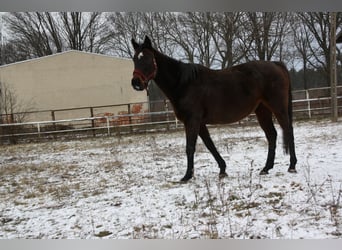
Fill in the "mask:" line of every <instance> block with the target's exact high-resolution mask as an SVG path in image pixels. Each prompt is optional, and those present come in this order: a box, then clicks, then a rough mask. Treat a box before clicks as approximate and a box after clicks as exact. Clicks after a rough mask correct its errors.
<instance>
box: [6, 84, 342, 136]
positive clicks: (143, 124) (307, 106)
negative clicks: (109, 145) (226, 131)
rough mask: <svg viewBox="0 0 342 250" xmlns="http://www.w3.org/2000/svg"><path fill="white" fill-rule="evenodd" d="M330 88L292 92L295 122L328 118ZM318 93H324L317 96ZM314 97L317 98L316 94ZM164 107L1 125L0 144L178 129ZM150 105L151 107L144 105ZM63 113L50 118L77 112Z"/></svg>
mask: <svg viewBox="0 0 342 250" xmlns="http://www.w3.org/2000/svg"><path fill="white" fill-rule="evenodd" d="M339 88H340V89H339V90H340V92H339V93H340V94H339V96H338V111H339V114H342V91H341V90H342V86H339ZM327 90H329V88H319V89H311V90H305V91H293V94H294V95H304V96H303V97H304V98H301V99H294V100H293V113H294V117H295V119H307V118H308V119H311V118H313V117H328V116H329V115H331V97H329V96H326V95H325V94H324V93H323V92H324V91H327ZM314 91H315V92H317V93H319V94H318V97H312V94H310V92H314ZM320 91H321V92H322V93H323V94H322V93H320ZM316 95H317V94H316ZM161 103H163V105H164V111H158V112H145V111H142V108H141V107H143V105H144V104H146V103H131V104H123V105H111V106H99V107H83V108H80V109H89V110H90V116H94V109H100V108H104V107H105V108H106V107H120V106H121V107H122V106H126V107H127V111H124V112H119V114H118V115H114V114H111V115H108V114H109V113H108V114H107V115H101V116H95V117H85V118H72V119H60V120H55V119H52V120H49V121H47V120H45V121H38V122H25V123H10V124H0V142H4V141H5V140H6V139H7V140H9V142H17V141H18V140H21V139H24V138H25V139H27V138H29V139H32V138H33V139H38V140H40V139H43V138H49V136H50V137H51V136H52V137H53V138H57V136H58V135H66V134H73V135H77V136H86V137H89V136H97V135H108V136H109V135H112V134H113V133H118V134H121V133H132V132H136V131H148V130H156V129H164V130H165V129H166V130H169V129H177V128H179V127H180V124H179V122H178V120H177V119H176V117H175V115H174V113H173V111H171V110H169V107H170V105H169V104H168V102H167V101H165V100H163V101H161ZM138 104H139V105H141V107H140V106H139V107H140V108H138V109H137V110H138V111H133V112H132V109H133V108H132V107H134V105H138ZM147 105H151V103H147ZM80 109H63V110H54V111H50V112H51V114H52V118H54V117H55V113H56V112H59V111H68V110H80ZM250 121H255V115H251V116H249V117H248V118H246V119H244V120H243V121H242V122H247V123H248V122H250Z"/></svg>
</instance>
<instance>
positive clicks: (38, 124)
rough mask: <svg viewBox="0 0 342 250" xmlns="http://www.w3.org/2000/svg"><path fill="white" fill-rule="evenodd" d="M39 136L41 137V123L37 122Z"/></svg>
mask: <svg viewBox="0 0 342 250" xmlns="http://www.w3.org/2000/svg"><path fill="white" fill-rule="evenodd" d="M37 131H38V138H40V123H39V122H38V123H37Z"/></svg>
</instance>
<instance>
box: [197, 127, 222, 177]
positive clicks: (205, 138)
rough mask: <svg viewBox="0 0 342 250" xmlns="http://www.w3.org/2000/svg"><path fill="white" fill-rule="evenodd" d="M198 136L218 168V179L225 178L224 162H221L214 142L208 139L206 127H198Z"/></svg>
mask: <svg viewBox="0 0 342 250" xmlns="http://www.w3.org/2000/svg"><path fill="white" fill-rule="evenodd" d="M199 136H200V137H201V138H202V140H203V142H204V145H205V146H206V147H207V148H208V150H209V151H210V152H211V154H212V155H213V156H214V158H215V160H216V161H217V163H218V165H219V168H220V175H219V176H220V178H222V177H225V176H227V173H226V162H225V161H224V160H223V158H222V157H221V155H220V154H219V152H218V151H217V149H216V147H215V145H214V142H213V141H212V139H211V138H210V134H209V131H208V128H207V126H206V125H202V126H201V127H200V131H199Z"/></svg>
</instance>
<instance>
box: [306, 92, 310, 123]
mask: <svg viewBox="0 0 342 250" xmlns="http://www.w3.org/2000/svg"><path fill="white" fill-rule="evenodd" d="M305 97H306V100H307V102H308V113H309V119H311V101H310V93H309V90H308V89H306V90H305Z"/></svg>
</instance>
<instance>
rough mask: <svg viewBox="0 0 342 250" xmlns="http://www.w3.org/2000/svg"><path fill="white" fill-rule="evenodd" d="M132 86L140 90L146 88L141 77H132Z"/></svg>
mask: <svg viewBox="0 0 342 250" xmlns="http://www.w3.org/2000/svg"><path fill="white" fill-rule="evenodd" d="M132 87H133V88H134V89H135V90H138V91H142V90H144V89H145V86H144V83H142V82H141V80H140V79H139V78H133V79H132Z"/></svg>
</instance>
